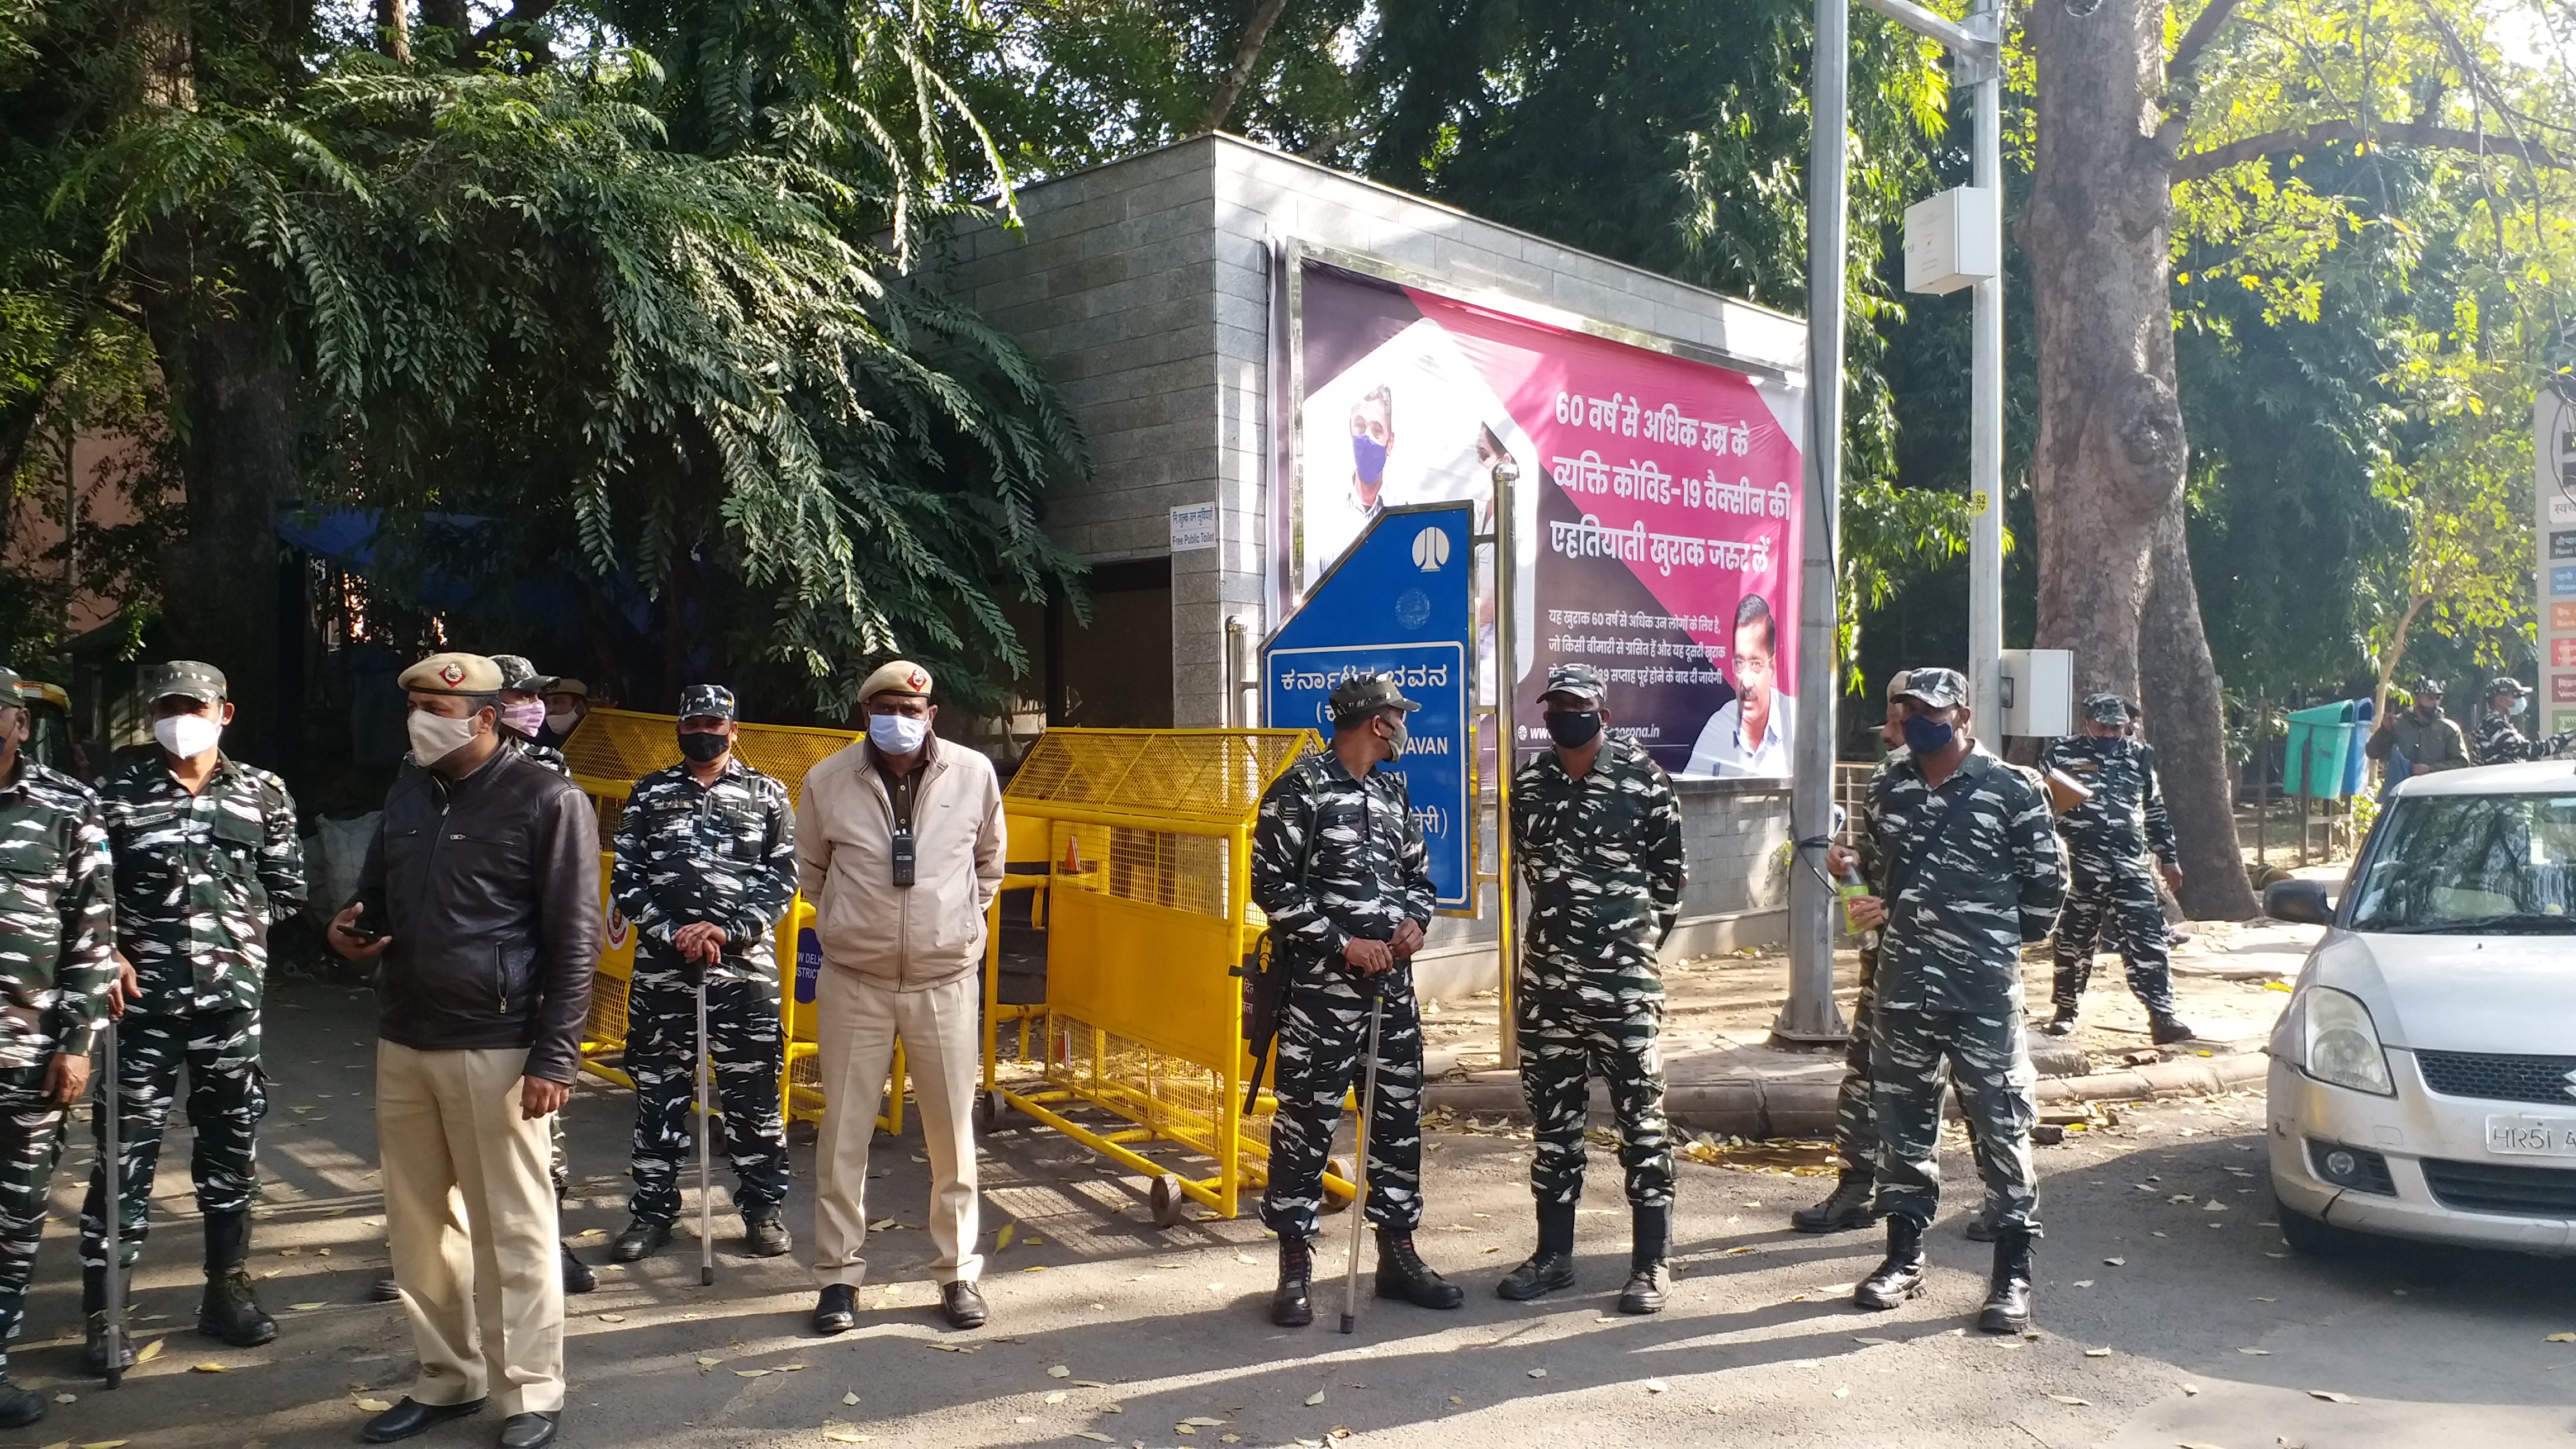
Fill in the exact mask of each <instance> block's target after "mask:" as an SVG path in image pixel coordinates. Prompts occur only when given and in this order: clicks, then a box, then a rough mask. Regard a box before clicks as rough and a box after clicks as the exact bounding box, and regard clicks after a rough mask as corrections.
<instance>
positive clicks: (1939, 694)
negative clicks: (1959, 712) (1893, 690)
mask: <svg viewBox="0 0 2576 1449" xmlns="http://www.w3.org/2000/svg"><path fill="white" fill-rule="evenodd" d="M1896 697H1897V698H1898V699H1910V700H1912V701H1914V702H1915V703H1916V704H1919V705H1921V706H1923V707H1924V708H1925V709H1955V708H1957V707H1958V706H1960V705H1963V704H1966V703H1967V702H1968V681H1966V680H1965V679H1962V678H1960V677H1959V671H1957V670H1955V669H1938V668H1933V669H1909V670H1907V671H1905V688H1903V689H1902V690H1899V691H1898V692H1897V695H1896Z"/></svg>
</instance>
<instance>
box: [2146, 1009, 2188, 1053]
mask: <svg viewBox="0 0 2576 1449" xmlns="http://www.w3.org/2000/svg"><path fill="white" fill-rule="evenodd" d="M2199 1035H2200V1033H2198V1032H2196V1031H2193V1030H2192V1029H2191V1028H2190V1027H2187V1026H2185V1025H2183V1024H2182V1018H2180V1017H2176V1016H2158V1017H2152V1018H2150V1019H2149V1020H2148V1022H2147V1040H2149V1041H2151V1042H2154V1043H2155V1044H2156V1045H2157V1046H2172V1045H2173V1044H2174V1043H2176V1042H2185V1041H2191V1040H2193V1039H2194V1038H2196V1037H2198V1036H2199Z"/></svg>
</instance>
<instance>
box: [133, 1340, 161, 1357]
mask: <svg viewBox="0 0 2576 1449" xmlns="http://www.w3.org/2000/svg"><path fill="white" fill-rule="evenodd" d="M168 1342H169V1340H168V1339H166V1338H156V1339H154V1340H152V1341H151V1342H150V1343H147V1344H145V1345H143V1351H142V1352H141V1353H138V1354H136V1355H135V1356H134V1361H135V1362H136V1363H150V1362H152V1360H154V1359H156V1358H159V1357H160V1356H161V1348H162V1345H164V1344H166V1343H168Z"/></svg>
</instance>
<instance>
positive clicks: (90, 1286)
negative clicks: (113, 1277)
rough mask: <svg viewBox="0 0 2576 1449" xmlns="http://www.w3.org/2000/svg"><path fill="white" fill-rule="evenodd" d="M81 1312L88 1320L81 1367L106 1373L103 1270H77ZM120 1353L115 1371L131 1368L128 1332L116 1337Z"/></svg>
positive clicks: (131, 1359)
mask: <svg viewBox="0 0 2576 1449" xmlns="http://www.w3.org/2000/svg"><path fill="white" fill-rule="evenodd" d="M81 1312H82V1314H83V1315H84V1316H85V1317H86V1318H87V1319H88V1321H89V1342H88V1343H87V1344H86V1345H85V1346H84V1347H83V1348H82V1349H81V1368H82V1369H84V1370H86V1371H87V1372H90V1373H94V1374H99V1375H102V1376H104V1375H105V1374H106V1373H107V1270H106V1269H105V1268H83V1269H81ZM117 1345H118V1347H119V1348H120V1349H121V1350H122V1352H120V1353H119V1354H118V1355H117V1358H118V1359H119V1360H120V1362H119V1363H118V1364H117V1367H118V1368H132V1367H134V1336H133V1334H132V1333H131V1332H130V1331H129V1332H127V1333H123V1334H119V1335H118V1336H117Z"/></svg>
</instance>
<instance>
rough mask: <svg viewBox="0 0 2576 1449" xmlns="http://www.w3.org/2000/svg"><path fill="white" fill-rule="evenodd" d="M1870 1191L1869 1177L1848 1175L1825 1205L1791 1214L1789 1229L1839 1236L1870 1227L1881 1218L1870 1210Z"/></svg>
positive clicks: (1806, 1208)
mask: <svg viewBox="0 0 2576 1449" xmlns="http://www.w3.org/2000/svg"><path fill="white" fill-rule="evenodd" d="M1870 1189H1871V1183H1870V1179H1869V1178H1868V1177H1866V1176H1864V1175H1863V1174H1861V1173H1857V1172H1845V1173H1844V1174H1843V1175H1842V1177H1841V1179H1840V1180H1839V1181H1837V1182H1835V1184H1834V1190H1833V1191H1832V1192H1830V1193H1827V1194H1826V1195H1825V1200H1824V1201H1823V1202H1820V1203H1817V1204H1816V1205H1815V1206H1814V1207H1802V1208H1800V1209H1798V1210H1797V1211H1796V1212H1793V1213H1791V1214H1789V1226H1790V1227H1792V1228H1795V1229H1797V1230H1798V1231H1799V1232H1802V1233H1840V1232H1848V1231H1850V1230H1851V1229H1853V1228H1865V1227H1868V1226H1869V1225H1870V1224H1871V1223H1874V1222H1876V1221H1878V1215H1877V1214H1875V1213H1873V1212H1871V1211H1870V1210H1869V1195H1870Z"/></svg>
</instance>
